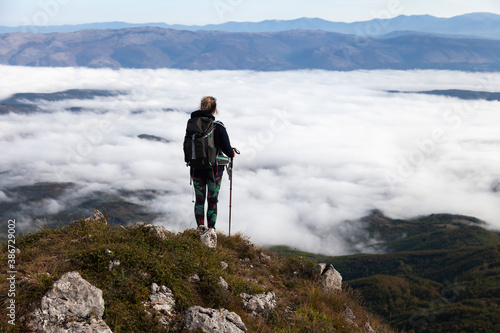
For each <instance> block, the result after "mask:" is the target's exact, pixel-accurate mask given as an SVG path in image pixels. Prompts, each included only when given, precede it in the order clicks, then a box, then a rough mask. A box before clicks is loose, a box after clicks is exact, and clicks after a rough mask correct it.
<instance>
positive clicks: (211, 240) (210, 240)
mask: <svg viewBox="0 0 500 333" xmlns="http://www.w3.org/2000/svg"><path fill="white" fill-rule="evenodd" d="M200 240H201V242H202V243H203V244H205V245H206V246H208V247H210V248H212V249H215V248H216V247H217V233H216V232H215V228H210V229H208V230H207V231H204V232H202V233H201V234H200Z"/></svg>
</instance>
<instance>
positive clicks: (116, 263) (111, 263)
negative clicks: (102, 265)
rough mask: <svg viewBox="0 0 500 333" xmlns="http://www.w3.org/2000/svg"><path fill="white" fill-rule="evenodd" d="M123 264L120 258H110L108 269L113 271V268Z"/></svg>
mask: <svg viewBox="0 0 500 333" xmlns="http://www.w3.org/2000/svg"><path fill="white" fill-rule="evenodd" d="M120 265H121V262H120V260H110V261H109V262H108V271H109V272H111V271H112V270H113V268H115V267H118V266H120Z"/></svg>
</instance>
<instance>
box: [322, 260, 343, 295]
mask: <svg viewBox="0 0 500 333" xmlns="http://www.w3.org/2000/svg"><path fill="white" fill-rule="evenodd" d="M320 283H321V287H322V288H323V290H324V291H325V292H329V291H334V290H339V291H342V275H340V273H339V272H338V271H337V270H336V269H335V268H334V267H333V266H332V265H328V266H326V268H325V269H324V270H323V272H322V273H321V275H320Z"/></svg>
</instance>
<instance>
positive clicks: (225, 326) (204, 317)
mask: <svg viewBox="0 0 500 333" xmlns="http://www.w3.org/2000/svg"><path fill="white" fill-rule="evenodd" d="M184 325H185V328H186V330H188V331H201V332H208V333H241V332H246V331H247V328H246V327H245V324H244V323H243V322H242V321H241V318H240V316H238V315H237V314H236V313H234V312H229V311H228V310H226V309H219V310H215V309H205V308H202V307H200V306H193V307H190V308H189V309H187V311H186V319H185V321H184Z"/></svg>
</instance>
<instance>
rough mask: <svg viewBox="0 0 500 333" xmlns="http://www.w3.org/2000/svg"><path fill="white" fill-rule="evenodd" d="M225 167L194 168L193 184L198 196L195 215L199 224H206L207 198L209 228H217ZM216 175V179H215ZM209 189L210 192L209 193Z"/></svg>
mask: <svg viewBox="0 0 500 333" xmlns="http://www.w3.org/2000/svg"><path fill="white" fill-rule="evenodd" d="M223 172H224V167H221V166H219V168H218V169H215V170H214V172H212V170H193V172H192V177H193V185H194V191H195V196H196V202H195V205H194V217H195V219H196V224H198V226H200V225H205V198H206V200H207V203H208V210H207V221H208V227H209V228H215V222H216V221H217V202H218V196H219V191H220V186H221V183H222V174H223ZM214 176H215V179H214ZM207 189H208V193H207Z"/></svg>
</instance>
